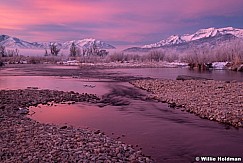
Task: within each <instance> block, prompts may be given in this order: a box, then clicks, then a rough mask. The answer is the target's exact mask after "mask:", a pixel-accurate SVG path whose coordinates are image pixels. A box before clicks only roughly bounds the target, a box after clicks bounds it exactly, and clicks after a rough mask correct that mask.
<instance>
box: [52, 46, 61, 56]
mask: <svg viewBox="0 0 243 163" xmlns="http://www.w3.org/2000/svg"><path fill="white" fill-rule="evenodd" d="M50 50H51V54H52V55H53V56H57V55H58V53H59V52H60V50H61V49H59V48H58V47H57V44H55V43H50Z"/></svg>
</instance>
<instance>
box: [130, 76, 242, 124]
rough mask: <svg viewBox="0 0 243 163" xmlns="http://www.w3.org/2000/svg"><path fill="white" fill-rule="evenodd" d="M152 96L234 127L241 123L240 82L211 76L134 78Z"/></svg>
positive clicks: (134, 83) (134, 82)
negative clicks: (207, 77)
mask: <svg viewBox="0 0 243 163" xmlns="http://www.w3.org/2000/svg"><path fill="white" fill-rule="evenodd" d="M131 84H133V85H134V86H136V87H139V88H141V89H144V90H147V91H149V92H151V93H152V95H151V97H150V98H152V99H156V100H158V101H160V102H166V103H169V106H170V107H173V108H181V110H183V111H184V110H185V111H187V112H190V113H194V114H195V115H197V116H199V117H201V118H205V119H209V120H212V121H217V122H220V123H224V124H227V125H232V126H234V127H243V93H242V90H243V83H242V82H225V81H213V80H186V81H178V80H135V81H132V82H131Z"/></svg>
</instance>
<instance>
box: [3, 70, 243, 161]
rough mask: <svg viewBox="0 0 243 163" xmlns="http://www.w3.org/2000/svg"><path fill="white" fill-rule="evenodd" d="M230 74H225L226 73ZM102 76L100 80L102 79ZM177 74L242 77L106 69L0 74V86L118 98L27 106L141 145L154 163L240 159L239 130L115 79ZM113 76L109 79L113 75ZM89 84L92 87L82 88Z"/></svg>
mask: <svg viewBox="0 0 243 163" xmlns="http://www.w3.org/2000/svg"><path fill="white" fill-rule="evenodd" d="M228 73H229V74H228ZM100 74H102V75H104V74H105V76H104V78H101V76H102V75H100ZM178 74H183V75H194V76H201V77H208V78H213V79H215V80H237V81H243V80H242V77H243V76H242V74H240V73H231V72H225V71H215V72H210V73H198V72H190V71H188V70H186V69H129V70H128V69H109V70H105V71H102V70H100V71H98V73H97V76H98V75H100V76H99V78H88V79H87V78H71V77H60V76H25V75H24V76H22V75H21V76H11V75H10V76H9V75H6V76H5V75H2V76H0V89H19V88H26V87H29V86H31V87H38V88H41V89H58V90H64V91H70V90H73V91H76V92H80V93H82V92H87V93H95V94H97V95H99V96H103V97H104V98H109V99H112V100H114V101H119V102H120V104H119V106H110V105H108V106H102V107H100V105H99V104H87V103H78V104H74V105H68V104H56V105H55V104H54V105H53V106H51V107H50V106H38V107H32V108H31V113H35V114H33V115H31V116H30V117H31V118H33V119H35V120H37V121H40V122H44V123H54V124H60V125H65V124H69V125H74V126H76V127H88V128H91V129H100V130H101V131H104V132H105V133H106V134H107V135H109V136H111V137H113V138H115V139H118V140H121V141H123V142H125V143H128V144H132V145H134V146H135V147H136V148H138V149H139V148H142V151H143V152H144V153H145V154H146V155H150V156H152V158H153V159H154V160H155V161H156V162H194V161H195V157H197V156H215V157H216V156H223V157H224V156H231V157H243V154H242V153H243V152H242V151H243V130H242V129H235V128H233V127H231V128H226V127H225V126H224V125H222V124H219V123H217V122H211V121H209V120H204V119H200V118H198V117H197V116H195V115H193V114H189V113H187V112H183V111H180V110H178V109H172V108H169V107H168V106H167V104H163V103H158V102H156V101H151V100H147V99H146V92H145V91H142V90H139V89H137V88H134V87H133V86H132V85H130V84H129V83H127V82H122V81H116V80H114V79H115V78H114V77H120V76H121V77H125V78H126V79H129V78H131V77H134V76H135V77H154V78H167V79H175V78H176V76H177V75H178ZM112 77H113V78H112ZM86 84H90V85H94V86H95V87H93V88H91V87H85V86H84V85H86Z"/></svg>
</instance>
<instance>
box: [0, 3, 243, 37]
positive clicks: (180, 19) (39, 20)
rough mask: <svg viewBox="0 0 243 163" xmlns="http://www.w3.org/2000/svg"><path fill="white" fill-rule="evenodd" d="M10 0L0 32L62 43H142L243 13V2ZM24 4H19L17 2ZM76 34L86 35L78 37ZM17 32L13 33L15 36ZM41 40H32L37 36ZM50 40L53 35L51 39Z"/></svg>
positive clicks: (0, 13)
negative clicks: (201, 22) (67, 38)
mask: <svg viewBox="0 0 243 163" xmlns="http://www.w3.org/2000/svg"><path fill="white" fill-rule="evenodd" d="M14 2H15V3H16V2H17V1H15V0H9V1H8V2H0V17H1V22H0V30H1V31H7V30H8V29H9V33H10V34H11V33H13V31H14V30H16V31H19V33H21V35H25V34H24V33H23V32H21V31H28V32H27V33H28V34H29V36H27V33H26V36H25V37H28V38H30V37H31V34H32V35H33V37H35V38H33V40H38V39H39V38H42V39H44V40H45V38H46V40H48V39H50V37H51V38H52V39H59V38H60V39H61V38H62V39H64V38H63V37H64V36H60V35H70V37H71V36H75V35H76V36H77V35H83V36H84V37H88V35H90V37H97V38H104V39H108V40H120V41H130V42H136V41H141V40H146V39H147V36H148V35H149V34H150V33H158V34H163V33H166V32H168V31H170V30H176V29H180V28H183V27H190V26H191V25H195V24H196V23H192V22H189V23H188V22H185V21H184V20H187V19H189V20H199V19H201V18H202V17H210V16H234V15H239V14H243V13H242V11H241V9H242V7H243V1H242V0H224V1H222V0H153V1H147V0H132V1H131V0H123V1H118V0H117V1H109V0H99V1H97V0H94V1H78V0H48V1H47V0H36V1H33V0H25V1H24V2H22V1H18V4H14ZM21 2H22V3H21ZM51 24H52V25H60V26H61V25H63V26H67V30H66V31H56V32H55V31H53V29H52V30H51V31H47V29H48V28H47V27H46V29H45V30H43V31H41V30H37V29H34V28H30V27H33V26H35V27H36V26H38V25H39V26H45V25H51ZM79 31H90V32H89V33H87V34H86V33H83V34H80V33H79ZM15 33H17V32H15ZM38 35H39V38H36V37H38ZM50 35H51V36H50Z"/></svg>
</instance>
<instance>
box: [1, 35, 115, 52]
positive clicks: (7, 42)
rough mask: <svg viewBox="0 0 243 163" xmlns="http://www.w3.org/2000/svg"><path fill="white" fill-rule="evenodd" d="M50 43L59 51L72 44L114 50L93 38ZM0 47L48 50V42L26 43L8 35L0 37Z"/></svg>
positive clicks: (80, 46)
mask: <svg viewBox="0 0 243 163" xmlns="http://www.w3.org/2000/svg"><path fill="white" fill-rule="evenodd" d="M52 43H55V44H57V45H58V47H59V48H61V49H69V48H70V46H71V45H72V43H74V44H75V45H76V46H77V47H79V48H88V47H91V46H93V45H96V47H98V48H100V49H115V47H114V46H112V45H110V44H108V43H105V42H103V41H100V40H96V39H93V38H88V39H82V40H72V41H66V42H52ZM0 45H2V46H5V47H7V48H21V49H48V48H49V45H50V42H28V41H25V40H21V39H19V38H16V37H11V36H8V35H0Z"/></svg>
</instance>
